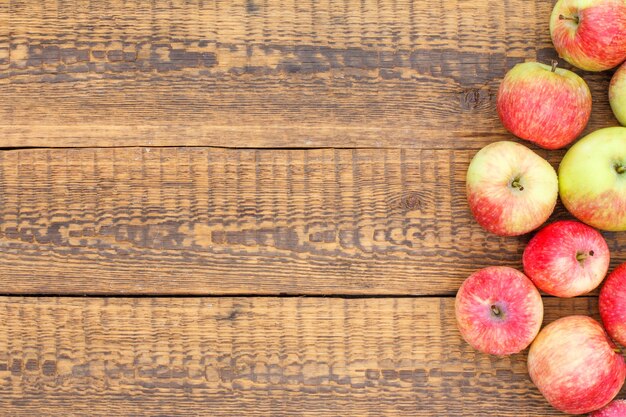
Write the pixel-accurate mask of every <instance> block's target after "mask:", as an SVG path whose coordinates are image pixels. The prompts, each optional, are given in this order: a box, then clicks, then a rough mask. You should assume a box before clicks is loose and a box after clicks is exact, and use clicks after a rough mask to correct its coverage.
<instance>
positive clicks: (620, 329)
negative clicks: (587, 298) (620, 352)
mask: <svg viewBox="0 0 626 417" xmlns="http://www.w3.org/2000/svg"><path fill="white" fill-rule="evenodd" d="M598 302H599V304H600V316H601V317H602V323H603V324H604V327H605V328H606V331H607V332H608V333H609V335H610V336H611V337H612V338H613V339H614V340H615V341H616V342H617V343H619V344H620V345H622V346H626V263H623V264H621V265H620V266H618V267H617V268H615V270H613V272H611V273H610V274H609V277H608V278H607V279H606V282H605V283H604V286H603V287H602V290H601V291H600V299H599V301H598Z"/></svg>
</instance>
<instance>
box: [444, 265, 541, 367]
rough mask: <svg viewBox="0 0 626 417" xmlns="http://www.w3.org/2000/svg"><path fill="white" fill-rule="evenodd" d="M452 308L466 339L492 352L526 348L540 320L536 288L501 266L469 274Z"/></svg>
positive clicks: (471, 343) (507, 351) (496, 353)
mask: <svg viewBox="0 0 626 417" xmlns="http://www.w3.org/2000/svg"><path fill="white" fill-rule="evenodd" d="M455 310H456V319H457V323H458V327H459V330H460V332H461V335H462V336H463V338H464V339H465V340H466V341H467V343H469V344H470V345H471V346H472V347H473V348H474V349H476V350H479V351H481V352H484V353H490V354H494V355H510V354H513V353H517V352H520V351H522V350H524V349H526V348H527V347H528V345H530V343H531V342H532V341H533V339H534V338H535V336H537V333H538V332H539V328H540V327H541V322H542V321H543V302H542V300H541V295H540V294H539V291H537V288H535V286H534V285H533V283H532V282H531V281H530V280H529V279H528V278H527V277H526V276H525V275H524V274H522V273H521V272H519V271H517V270H515V269H513V268H509V267H505V266H493V267H488V268H484V269H481V270H479V271H477V272H475V273H474V274H472V275H470V276H469V278H467V279H466V280H465V282H463V285H461V288H460V289H459V292H458V293H457V295H456V300H455Z"/></svg>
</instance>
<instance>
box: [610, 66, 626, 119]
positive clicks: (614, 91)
mask: <svg viewBox="0 0 626 417" xmlns="http://www.w3.org/2000/svg"><path fill="white" fill-rule="evenodd" d="M609 103H611V109H612V110H613V114H614V115H615V117H616V118H617V120H618V121H619V122H620V124H621V125H622V126H626V64H624V65H622V66H621V67H619V69H618V70H617V71H615V74H613V78H611V84H609Z"/></svg>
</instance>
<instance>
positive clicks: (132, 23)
mask: <svg viewBox="0 0 626 417" xmlns="http://www.w3.org/2000/svg"><path fill="white" fill-rule="evenodd" d="M552 5H553V1H552V0H506V1H501V0H497V1H496V0H449V1H438V0H423V1H422V0H414V1H409V0H380V1H378V0H376V1H374V0H360V1H357V0H341V1H316V0H308V1H298V0H247V1H238V0H233V1H229V0H212V1H209V0H204V1H203V0H193V1H192V0H170V1H161V0H154V1H132V0H107V1H81V0H64V1H60V0H32V1H26V0H7V1H4V2H2V3H0V92H1V93H2V96H1V97H2V100H0V148H2V150H1V151H0V294H1V297H0V409H1V410H2V411H1V414H2V415H6V416H18V417H19V416H28V417H32V416H87V415H90V416H110V415H119V416H151V417H156V416H159V417H165V416H168V417H169V416H192V415H193V416H237V415H250V416H348V415H355V416H397V415H415V416H476V415H493V416H547V415H559V413H557V412H556V411H555V410H552V409H551V408H550V407H549V406H548V405H547V403H546V402H545V401H544V400H543V399H542V397H541V396H540V394H539V393H538V391H537V390H536V389H535V388H534V387H533V385H532V384H531V382H530V380H529V378H528V376H527V373H526V364H525V359H526V356H525V353H522V354H519V355H515V356H512V357H508V358H496V357H493V356H487V355H482V354H479V353H476V352H474V351H473V350H472V349H471V348H469V347H468V346H467V345H466V344H465V343H464V342H463V341H462V340H461V338H460V335H459V333H458V331H457V330H456V327H455V320H454V311H453V302H454V299H453V297H454V294H455V292H456V290H457V288H458V286H459V285H460V283H461V282H462V281H463V279H464V278H465V277H467V276H468V275H469V274H470V273H471V272H473V271H474V270H476V269H478V268H481V267H484V266H488V265H508V266H513V267H517V268H520V267H521V253H522V251H523V248H524V245H525V243H526V242H527V241H528V239H529V236H524V237H520V238H500V237H497V236H494V235H490V234H487V233H486V232H485V231H483V230H482V229H481V228H480V227H479V226H478V225H477V224H476V223H475V222H474V221H473V220H472V218H471V216H470V214H469V211H468V208H467V204H466V200H465V193H464V187H465V184H464V176H465V171H466V169H467V165H468V163H469V161H470V159H471V157H472V156H473V154H474V153H475V152H476V151H477V150H478V149H480V147H482V146H484V145H486V144H488V143H491V142H493V141H496V140H503V139H507V140H514V138H513V137H512V136H511V135H509V134H508V133H507V132H506V131H505V130H504V129H503V128H502V126H501V125H500V122H499V121H498V118H497V115H496V112H495V94H496V91H497V87H498V85H499V82H500V80H501V79H502V77H503V75H504V74H505V72H506V71H507V70H508V69H509V68H510V67H512V66H513V65H514V64H516V63H518V62H523V61H524V60H541V61H544V62H547V61H549V60H550V59H553V58H556V56H555V53H554V51H553V49H552V48H551V43H550V37H549V31H548V18H549V14H550V11H551V9H552ZM562 64H563V63H562ZM565 66H566V65H565ZM566 67H567V66H566ZM581 75H583V77H584V78H585V79H586V80H587V81H588V83H589V85H590V87H591V90H592V93H593V99H594V110H593V115H592V119H591V122H590V124H589V127H588V130H594V129H597V128H599V127H603V126H608V125H615V124H616V121H615V120H614V118H613V116H612V115H611V112H610V108H609V106H608V99H607V86H608V82H609V79H610V76H611V74H610V73H602V74H589V73H582V74H581ZM538 152H539V153H540V154H542V155H543V156H545V157H546V158H548V160H550V161H551V162H552V163H553V164H554V165H555V166H557V165H558V162H559V160H560V158H561V157H562V155H563V151H556V152H547V151H541V150H538ZM568 216H569V215H568V214H567V213H565V211H564V210H563V209H562V207H560V206H559V208H558V209H557V211H556V213H555V215H554V217H553V218H567V217H568ZM605 236H606V237H607V240H608V242H609V244H610V246H611V248H612V250H613V262H612V265H613V266H615V265H616V264H618V263H621V262H624V261H626V254H625V253H624V252H623V248H624V246H625V245H626V235H625V234H616V233H613V234H612V233H607V234H605ZM544 302H545V306H546V321H551V320H554V319H555V318H557V317H561V316H564V315H568V314H572V313H578V314H591V315H593V316H595V317H597V300H596V296H595V295H591V296H587V297H580V298H577V299H574V300H559V299H555V298H549V297H546V298H544ZM625 393H626V392H625Z"/></svg>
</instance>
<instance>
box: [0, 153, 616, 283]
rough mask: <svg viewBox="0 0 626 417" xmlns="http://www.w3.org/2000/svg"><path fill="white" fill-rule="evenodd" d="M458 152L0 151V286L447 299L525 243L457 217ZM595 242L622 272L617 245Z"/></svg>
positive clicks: (511, 261) (460, 210)
mask: <svg viewBox="0 0 626 417" xmlns="http://www.w3.org/2000/svg"><path fill="white" fill-rule="evenodd" d="M473 153H474V152H473V151H450V150H371V149H369V150H330V149H326V150H307V151H302V150H282V151H270V150H266V151H261V150H256V151H252V150H225V149H207V148H180V149H176V148H157V149H154V148H123V149H115V148H113V149H109V148H98V149H57V150H18V151H5V152H2V153H0V253H1V256H0V291H1V292H3V293H5V294H11V293H26V294H35V293H36V294H41V293H52V294H69V293H91V294H113V293H120V294H130V293H133V294H201V295H204V294H252V293H254V294H280V293H290V294H417V295H424V294H454V293H456V291H457V289H458V287H459V285H460V283H461V282H462V281H463V280H464V279H465V278H466V277H467V276H468V275H469V274H470V273H472V272H473V271H475V270H476V269H478V268H481V267H485V266H489V265H508V266H512V267H517V268H520V267H521V254H522V251H523V249H524V245H525V243H526V242H527V240H528V236H525V237H521V238H502V237H497V236H495V235H491V234H488V233H486V232H485V231H484V230H483V229H481V227H480V226H478V224H476V222H475V221H474V220H473V218H472V217H471V215H470V213H469V210H468V207H467V203H466V199H465V172H466V170H467V165H468V163H469V161H470V159H471V157H472V156H473ZM543 155H549V157H550V160H551V161H552V162H554V163H555V162H557V161H558V160H559V157H560V153H559V152H556V153H555V152H550V153H548V152H543ZM564 217H566V215H565V214H564V212H563V211H562V209H560V210H559V213H558V214H557V215H555V218H564ZM605 236H606V237H607V239H608V242H609V245H610V247H611V249H612V250H613V257H614V259H613V265H616V264H617V263H618V262H624V261H626V254H625V253H624V251H623V250H621V249H622V248H624V247H625V245H626V235H625V234H623V233H622V234H620V233H607V234H605Z"/></svg>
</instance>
